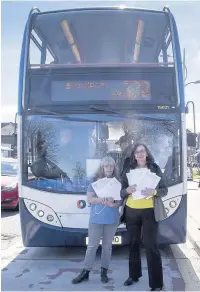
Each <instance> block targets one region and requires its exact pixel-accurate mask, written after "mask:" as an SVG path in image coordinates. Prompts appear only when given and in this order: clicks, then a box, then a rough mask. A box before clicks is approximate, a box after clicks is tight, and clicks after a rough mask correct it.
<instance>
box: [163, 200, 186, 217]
mask: <svg viewBox="0 0 200 292" xmlns="http://www.w3.org/2000/svg"><path fill="white" fill-rule="evenodd" d="M181 198H182V196H177V197H174V198H170V199H168V200H166V201H164V202H163V203H164V206H165V210H166V213H167V217H169V216H171V215H172V214H173V213H174V212H175V211H176V210H177V208H178V206H179V204H180V202H181Z"/></svg>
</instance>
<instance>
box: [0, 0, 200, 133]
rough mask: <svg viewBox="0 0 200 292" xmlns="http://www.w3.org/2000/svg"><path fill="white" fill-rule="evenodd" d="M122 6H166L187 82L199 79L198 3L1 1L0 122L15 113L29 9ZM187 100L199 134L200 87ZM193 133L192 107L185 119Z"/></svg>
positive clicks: (192, 89)
mask: <svg viewBox="0 0 200 292" xmlns="http://www.w3.org/2000/svg"><path fill="white" fill-rule="evenodd" d="M120 4H124V5H127V6H135V7H142V8H150V9H159V10H160V9H161V10H162V9H163V7H164V6H168V7H169V8H170V9H171V11H172V13H173V15H174V17H175V20H176V23H177V27H178V32H179V38H180V45H181V50H182V51H183V48H185V50H186V66H187V72H188V74H187V75H188V76H187V80H186V83H187V82H191V81H196V80H200V34H199V27H200V16H199V11H200V1H167V0H166V1H165V2H162V1H146V2H144V1H95V0H93V1H34V2H33V1H27V0H26V1H12V2H11V1H2V6H1V16H2V22H1V28H2V29H1V122H10V121H13V122H14V116H15V113H16V112H17V96H18V71H19V61H20V51H21V42H22V36H23V31H24V27H25V23H26V21H27V17H28V14H29V12H30V10H31V8H32V7H35V6H36V7H38V8H39V9H40V10H41V11H45V10H57V9H67V8H73V7H90V6H96V7H98V6H103V5H106V6H112V5H115V6H116V5H120ZM185 97H186V102H187V101H190V100H191V101H193V102H194V103H195V112H196V129H197V132H200V84H197V85H194V84H190V85H188V86H187V87H186V88H185ZM186 122H187V128H188V129H190V130H193V116H192V107H191V106H190V107H189V114H188V115H187V117H186Z"/></svg>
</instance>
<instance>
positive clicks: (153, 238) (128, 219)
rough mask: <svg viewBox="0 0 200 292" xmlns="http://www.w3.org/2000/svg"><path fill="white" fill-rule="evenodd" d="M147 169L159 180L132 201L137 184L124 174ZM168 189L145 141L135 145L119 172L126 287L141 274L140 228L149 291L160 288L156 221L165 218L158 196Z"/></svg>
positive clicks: (160, 267)
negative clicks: (126, 240) (125, 238)
mask: <svg viewBox="0 0 200 292" xmlns="http://www.w3.org/2000/svg"><path fill="white" fill-rule="evenodd" d="M136 168H148V169H149V170H150V171H151V172H153V173H155V174H156V175H157V176H159V177H160V178H161V179H160V182H159V184H158V186H157V187H156V189H155V190H152V189H145V190H143V195H144V197H150V198H148V199H146V198H144V199H139V200H134V192H135V191H136V185H133V186H129V185H128V180H127V176H126V174H127V173H128V172H129V171H130V170H131V169H136ZM167 192H168V190H167V187H166V183H165V180H164V177H163V174H162V171H161V169H160V167H159V166H158V165H157V164H156V163H155V162H154V159H153V156H152V155H151V153H150V151H149V149H148V148H147V146H146V145H145V144H141V143H139V144H136V145H135V146H134V148H133V151H132V154H131V157H130V165H129V166H128V167H127V169H126V170H124V172H123V175H122V191H121V197H122V198H123V199H124V203H125V213H124V214H125V223H126V227H127V230H128V233H129V237H130V247H129V278H128V279H127V280H126V281H125V283H124V285H125V286H129V285H132V284H133V283H134V282H138V280H139V278H140V277H141V276H142V268H141V255H140V239H141V229H142V228H143V243H144V248H145V250H146V257H147V266H148V274H149V286H150V288H151V291H154V290H157V291H159V290H161V289H162V287H163V270H162V261H161V256H160V252H159V248H158V245H157V229H158V221H160V220H162V219H164V218H166V213H165V209H164V206H163V203H162V199H161V197H163V196H165V195H166V194H167Z"/></svg>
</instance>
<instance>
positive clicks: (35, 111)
mask: <svg viewBox="0 0 200 292" xmlns="http://www.w3.org/2000/svg"><path fill="white" fill-rule="evenodd" d="M28 112H29V113H33V114H47V115H53V116H55V117H57V118H62V119H64V120H67V121H80V122H98V121H97V120H91V119H84V118H73V117H69V116H68V115H67V114H65V113H58V112H54V111H50V110H46V109H41V108H32V109H28Z"/></svg>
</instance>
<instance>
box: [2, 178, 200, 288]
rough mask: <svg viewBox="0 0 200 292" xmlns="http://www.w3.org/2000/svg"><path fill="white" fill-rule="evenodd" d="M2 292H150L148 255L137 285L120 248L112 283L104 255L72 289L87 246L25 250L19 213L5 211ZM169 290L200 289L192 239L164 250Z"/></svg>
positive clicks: (195, 193)
mask: <svg viewBox="0 0 200 292" xmlns="http://www.w3.org/2000/svg"><path fill="white" fill-rule="evenodd" d="M197 186H198V185H197V184H196V183H194V182H191V183H189V184H188V229H189V231H190V234H188V235H189V236H190V235H192V236H193V238H194V241H195V242H197V241H198V235H199V233H198V232H200V231H199V230H198V228H197V227H199V225H198V224H199V221H198V220H199V217H200V216H199V206H200V202H199V198H200V196H199V189H198V188H197ZM1 217H2V218H1V223H2V241H1V243H2V263H1V264H2V291H102V290H104V291H116V290H121V291H133V290H134V291H148V276H147V266H146V259H145V254H144V251H143V257H142V263H143V277H142V278H141V281H140V282H139V283H137V284H136V285H134V286H132V287H124V286H123V282H124V280H125V279H126V277H127V273H128V251H127V248H124V247H123V248H122V247H120V248H115V249H114V251H113V259H112V264H111V267H110V271H109V277H110V281H109V283H108V284H105V285H103V284H101V283H100V281H99V269H100V261H99V260H100V252H98V256H97V262H96V265H95V267H94V270H93V271H92V273H91V276H90V281H89V283H83V284H80V285H75V286H74V285H72V284H71V279H72V278H73V277H74V276H76V274H77V273H78V272H79V271H80V270H81V269H82V264H83V259H84V254H85V248H24V247H23V246H22V243H21V238H20V222H19V216H18V214H17V213H16V212H6V211H3V212H2V216H1ZM161 253H162V258H163V268H164V281H165V290H166V291H184V290H185V291H200V258H199V255H198V253H197V249H196V248H195V246H194V245H192V244H191V242H190V241H189V240H188V241H187V243H186V244H181V245H174V246H171V247H168V248H167V247H165V248H164V249H162V251H161Z"/></svg>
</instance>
